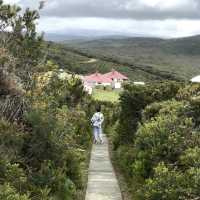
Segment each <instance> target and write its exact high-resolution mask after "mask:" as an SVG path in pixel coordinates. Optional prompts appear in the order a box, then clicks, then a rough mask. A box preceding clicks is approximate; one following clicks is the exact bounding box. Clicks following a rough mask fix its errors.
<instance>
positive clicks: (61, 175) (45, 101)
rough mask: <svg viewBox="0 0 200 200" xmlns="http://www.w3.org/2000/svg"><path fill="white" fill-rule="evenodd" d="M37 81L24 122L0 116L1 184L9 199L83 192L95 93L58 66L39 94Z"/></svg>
mask: <svg viewBox="0 0 200 200" xmlns="http://www.w3.org/2000/svg"><path fill="white" fill-rule="evenodd" d="M37 87H38V84H35V88H32V91H30V92H28V93H27V97H26V98H27V99H26V101H27V102H28V108H27V110H26V112H25V113H24V119H23V122H22V123H23V126H22V124H21V125H19V124H17V123H16V124H15V125H11V123H10V122H8V121H6V120H3V119H2V120H1V121H0V151H1V156H0V157H1V160H0V186H2V188H3V187H7V188H8V189H7V190H8V192H7V193H5V195H8V199H9V198H11V197H10V196H9V195H12V194H13V195H15V196H16V197H14V196H13V199H15V198H16V199H17V198H24V199H25V198H27V199H33V200H34V199H57V200H59V199H60V200H72V199H75V200H77V199H80V198H83V194H84V193H83V192H82V196H81V197H80V196H77V195H78V194H80V192H79V191H83V190H84V187H85V185H84V184H85V182H84V177H85V174H84V171H85V170H86V167H87V162H88V160H87V159H88V154H89V150H90V146H91V133H90V123H89V118H90V115H91V113H90V110H88V108H89V107H91V106H90V105H89V104H90V101H91V100H90V97H88V96H87V94H86V93H85V92H84V91H83V86H82V83H81V82H80V80H78V79H75V78H74V79H68V80H61V79H59V74H58V73H57V72H55V74H54V76H52V77H51V78H50V79H49V80H48V82H47V84H45V86H44V87H42V88H40V92H41V93H40V95H38V93H37V92H38V88H37ZM91 109H93V108H92V107H91ZM5 184H7V185H5ZM9 192H10V193H9ZM27 194H28V196H26V195H27ZM20 195H21V196H20ZM18 196H19V197H18ZM6 198H7V197H6V196H5V199H6Z"/></svg>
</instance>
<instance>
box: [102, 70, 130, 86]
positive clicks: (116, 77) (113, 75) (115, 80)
mask: <svg viewBox="0 0 200 200" xmlns="http://www.w3.org/2000/svg"><path fill="white" fill-rule="evenodd" d="M103 76H104V77H106V78H109V79H111V80H112V87H113V88H115V89H119V88H121V87H122V83H123V82H124V81H127V80H128V77H126V76H125V75H123V74H121V73H120V72H118V71H116V70H114V69H113V70H112V71H111V72H109V73H106V74H104V75H103Z"/></svg>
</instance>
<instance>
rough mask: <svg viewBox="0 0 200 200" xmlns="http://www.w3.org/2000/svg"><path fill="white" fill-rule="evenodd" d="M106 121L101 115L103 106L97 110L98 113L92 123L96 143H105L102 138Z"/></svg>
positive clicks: (93, 117)
mask: <svg viewBox="0 0 200 200" xmlns="http://www.w3.org/2000/svg"><path fill="white" fill-rule="evenodd" d="M103 121H104V116H103V114H102V113H101V106H98V107H97V108H96V112H95V113H94V115H93V116H92V119H91V123H92V126H93V134H94V143H95V144H98V143H99V142H100V143H101V144H102V143H103V138H102V123H103Z"/></svg>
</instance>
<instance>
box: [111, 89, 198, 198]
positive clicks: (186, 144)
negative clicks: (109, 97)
mask: <svg viewBox="0 0 200 200" xmlns="http://www.w3.org/2000/svg"><path fill="white" fill-rule="evenodd" d="M166 87H167V85H166ZM193 87H194V85H190V86H187V87H186V89H183V88H180V90H179V91H178V90H177V94H175V93H173V92H172V93H173V96H171V98H172V99H170V98H168V97H170V96H168V95H166V96H163V97H162V96H160V97H162V98H160V102H159V98H156V99H154V101H149V103H147V105H146V107H145V108H142V106H141V107H140V108H141V109H140V111H139V110H137V107H138V106H139V105H144V104H141V103H142V102H144V99H145V98H147V96H146V95H144V94H146V91H144V90H142V89H141V90H142V91H141V90H140V91H139V89H138V88H136V90H135V91H131V93H130V91H126V92H127V94H128V95H126V96H123V98H125V99H122V103H124V102H123V101H125V100H126V102H127V101H128V99H129V100H130V103H131V104H132V105H135V106H136V110H137V111H139V112H140V113H138V114H139V115H138V116H139V118H138V119H137V124H136V125H137V126H136V128H135V131H132V132H133V133H132V134H133V135H132V139H131V140H130V141H129V142H126V143H125V142H124V143H121V144H120V145H119V146H117V150H116V159H117V161H118V163H119V166H120V168H121V170H122V172H123V173H124V175H125V177H126V179H127V181H128V183H129V184H130V188H131V191H132V193H133V198H134V199H136V200H158V199H160V200H177V199H180V200H186V199H187V200H189V199H190V200H192V199H198V198H199V196H200V193H199V185H200V178H199V173H200V159H199V157H200V154H199V153H200V151H199V148H200V129H199V117H198V116H199V113H200V106H199V105H200V104H199V102H200V101H199V94H198V91H199V86H198V87H197V85H195V91H196V92H194V91H193V89H192V88H193ZM133 90H134V89H133ZM188 90H189V91H188ZM136 91H137V93H136ZM191 91H192V93H191ZM169 92H170V90H169ZM183 92H184V93H185V94H188V93H191V95H190V96H189V95H184V94H183ZM160 93H162V91H160ZM167 96H168V97H167ZM186 96H187V98H186ZM144 97H145V98H144ZM149 97H150V98H151V97H152V96H151V95H150V96H149ZM165 97H167V98H165ZM173 97H174V98H173ZM175 98H176V99H177V100H175ZM141 99H142V100H143V101H141ZM147 99H149V98H147ZM163 100H167V101H163ZM137 102H140V104H137ZM146 102H147V101H146ZM131 104H129V105H131ZM122 105H123V106H124V107H125V106H126V105H125V104H122ZM123 106H122V110H121V112H123V111H125V110H123V108H124V107H123ZM127 109H128V108H127ZM129 109H130V107H129ZM132 109H133V110H132V111H130V112H132V113H133V114H134V113H135V110H134V107H132ZM134 116H136V115H129V114H128V115H127V117H125V115H124V119H123V120H124V121H125V120H127V119H128V120H130V119H131V118H132V120H134V119H133V118H134ZM119 123H120V122H119ZM119 130H120V129H118V131H119ZM127 131H129V132H127V133H126V132H125V131H124V134H127V135H128V137H129V138H130V131H131V130H130V129H127ZM117 134H118V133H116V135H115V137H117ZM125 136H126V135H125ZM114 142H115V140H114ZM115 148H116V147H115Z"/></svg>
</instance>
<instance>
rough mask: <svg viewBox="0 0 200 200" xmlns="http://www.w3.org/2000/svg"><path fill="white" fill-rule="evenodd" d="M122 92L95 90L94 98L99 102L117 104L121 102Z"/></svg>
mask: <svg viewBox="0 0 200 200" xmlns="http://www.w3.org/2000/svg"><path fill="white" fill-rule="evenodd" d="M120 92H121V91H120V90H112V89H105V90H104V89H94V91H93V94H92V96H93V98H94V99H95V100H97V101H108V102H113V103H117V102H118V101H119V95H120Z"/></svg>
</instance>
